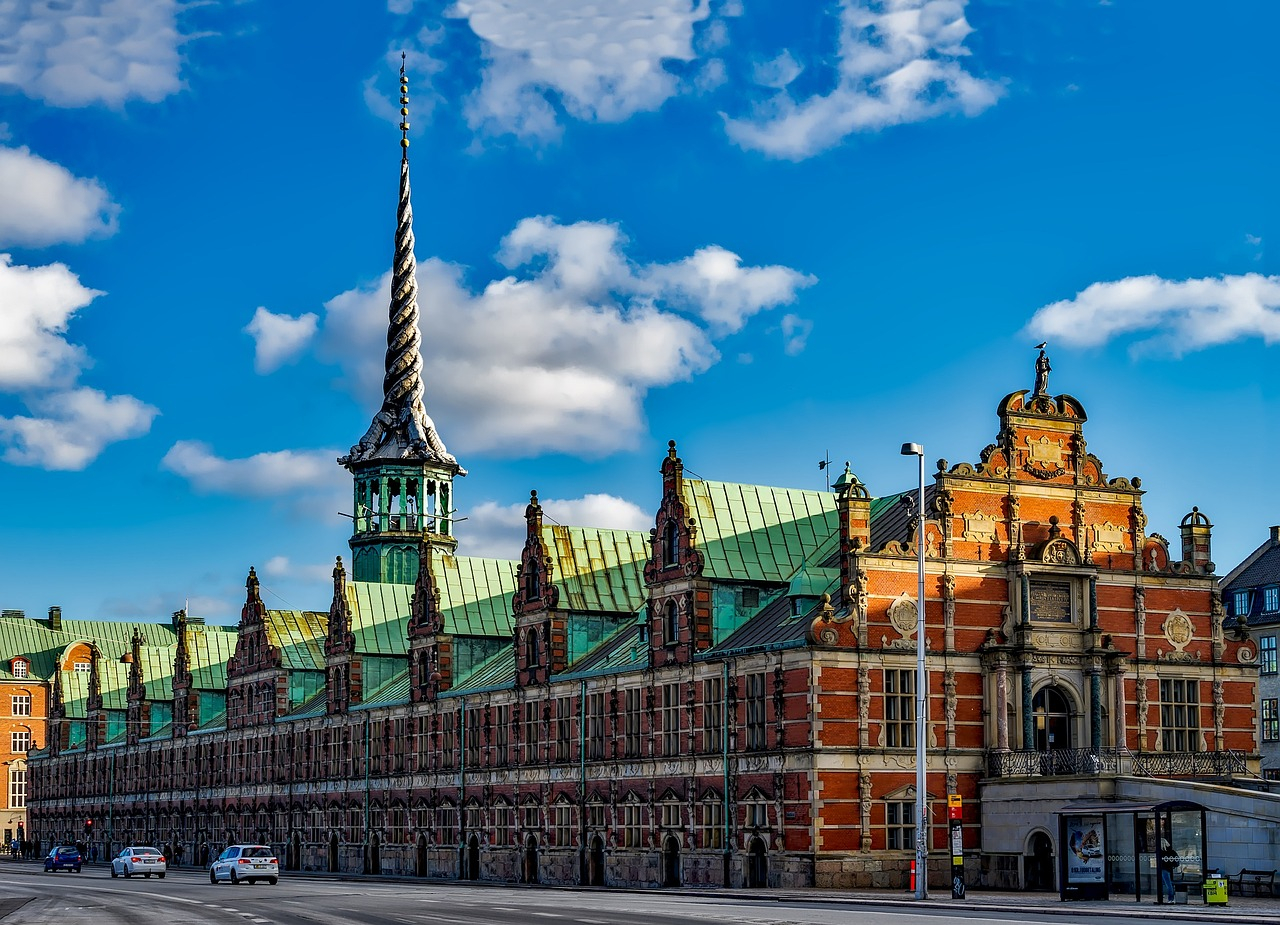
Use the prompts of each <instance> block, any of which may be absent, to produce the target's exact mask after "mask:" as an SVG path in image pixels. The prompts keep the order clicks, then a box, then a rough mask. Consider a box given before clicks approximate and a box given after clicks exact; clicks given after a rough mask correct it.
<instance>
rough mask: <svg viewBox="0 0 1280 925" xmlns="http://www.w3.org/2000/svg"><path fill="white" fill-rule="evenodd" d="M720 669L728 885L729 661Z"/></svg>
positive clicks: (725, 847) (727, 874) (731, 854)
mask: <svg viewBox="0 0 1280 925" xmlns="http://www.w3.org/2000/svg"><path fill="white" fill-rule="evenodd" d="M720 666H721V668H722V669H723V670H722V674H721V681H720V742H721V746H722V751H721V756H720V757H721V758H722V759H723V772H724V786H723V787H722V788H721V789H722V791H723V796H724V819H723V820H722V821H723V822H724V885H725V886H729V868H730V866H731V864H732V861H733V851H732V848H731V847H730V845H729V663H728V662H721V663H720Z"/></svg>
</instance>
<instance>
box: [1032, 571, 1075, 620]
mask: <svg viewBox="0 0 1280 925" xmlns="http://www.w3.org/2000/svg"><path fill="white" fill-rule="evenodd" d="M1031 619H1032V620H1035V621H1037V622H1040V623H1070V622H1071V586H1070V585H1063V584H1054V583H1052V582H1047V581H1033V582H1031Z"/></svg>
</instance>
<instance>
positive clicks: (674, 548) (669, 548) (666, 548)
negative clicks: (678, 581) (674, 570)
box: [662, 520, 680, 568]
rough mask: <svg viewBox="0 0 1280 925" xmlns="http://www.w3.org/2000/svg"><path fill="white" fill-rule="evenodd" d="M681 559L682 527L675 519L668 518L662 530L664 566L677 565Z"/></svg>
mask: <svg viewBox="0 0 1280 925" xmlns="http://www.w3.org/2000/svg"><path fill="white" fill-rule="evenodd" d="M679 560H680V528H679V527H678V526H677V525H676V522H675V520H668V521H667V526H666V529H665V530H663V531H662V566H663V568H666V567H667V566H669V565H675V564H676V563H677V562H678V561H679Z"/></svg>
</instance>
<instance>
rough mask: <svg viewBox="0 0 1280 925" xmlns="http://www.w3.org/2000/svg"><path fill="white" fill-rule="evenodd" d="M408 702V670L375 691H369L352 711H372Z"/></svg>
mask: <svg viewBox="0 0 1280 925" xmlns="http://www.w3.org/2000/svg"><path fill="white" fill-rule="evenodd" d="M408 702H409V669H408V668H406V669H405V670H404V671H402V672H400V673H399V674H397V675H395V676H394V677H393V678H391V679H390V680H388V681H387V682H386V683H384V684H383V685H382V686H381V687H379V688H377V690H374V691H371V692H370V693H369V696H368V697H366V698H365V699H364V700H363V701H362V702H361V703H359V704H356V705H355V706H354V707H353V708H352V709H357V710H372V709H375V708H377V707H389V706H394V705H396V704H401V703H408Z"/></svg>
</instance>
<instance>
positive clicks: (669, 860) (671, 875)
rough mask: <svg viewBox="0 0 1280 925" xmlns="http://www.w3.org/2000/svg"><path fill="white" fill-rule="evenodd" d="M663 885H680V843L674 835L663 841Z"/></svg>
mask: <svg viewBox="0 0 1280 925" xmlns="http://www.w3.org/2000/svg"><path fill="white" fill-rule="evenodd" d="M662 885H663V886H679V885H680V843H679V842H678V841H676V839H675V836H674V835H668V836H667V840H666V841H664V842H663V843H662Z"/></svg>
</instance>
